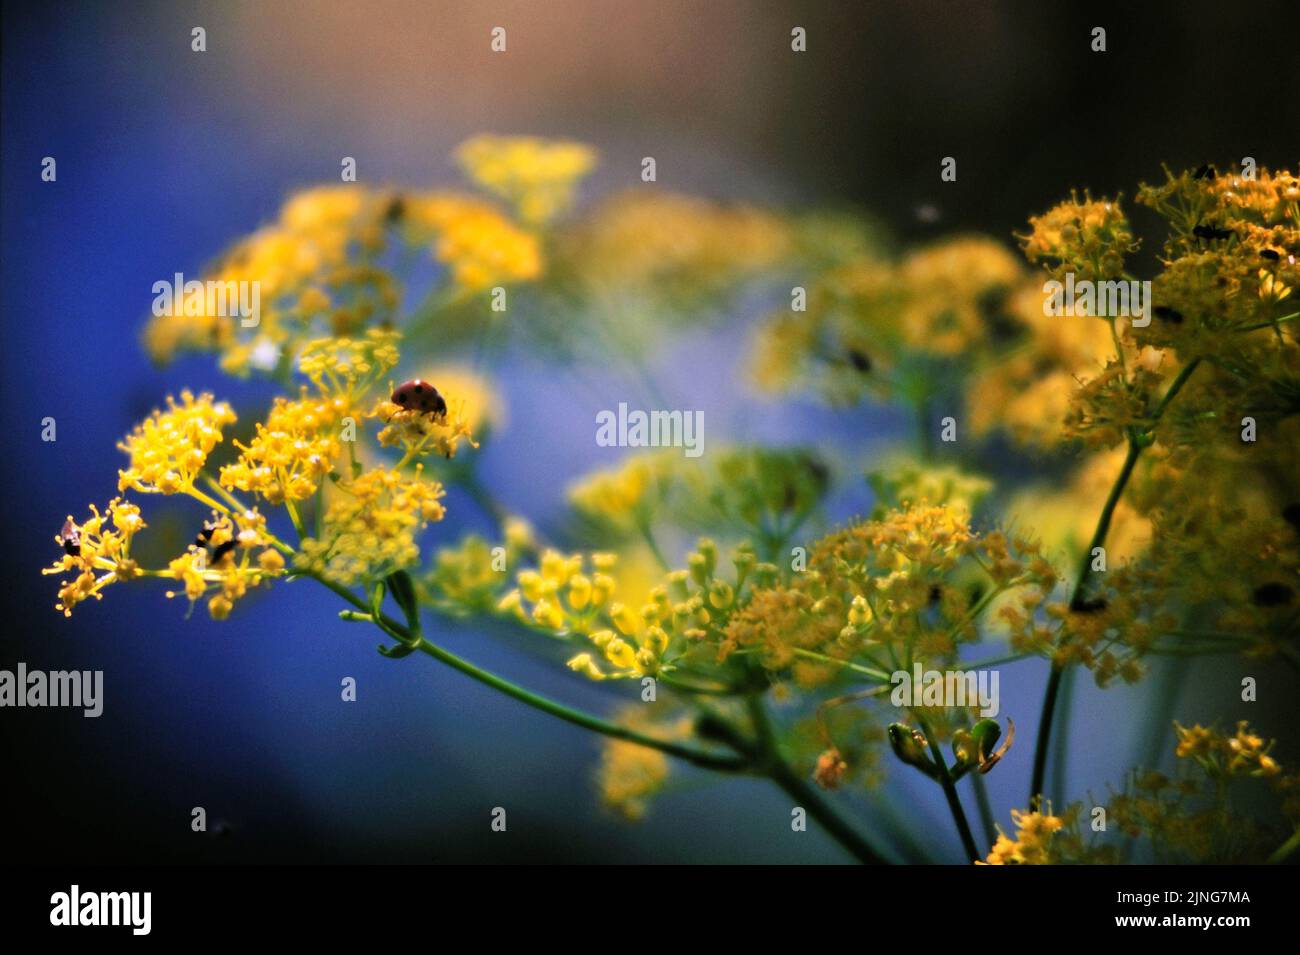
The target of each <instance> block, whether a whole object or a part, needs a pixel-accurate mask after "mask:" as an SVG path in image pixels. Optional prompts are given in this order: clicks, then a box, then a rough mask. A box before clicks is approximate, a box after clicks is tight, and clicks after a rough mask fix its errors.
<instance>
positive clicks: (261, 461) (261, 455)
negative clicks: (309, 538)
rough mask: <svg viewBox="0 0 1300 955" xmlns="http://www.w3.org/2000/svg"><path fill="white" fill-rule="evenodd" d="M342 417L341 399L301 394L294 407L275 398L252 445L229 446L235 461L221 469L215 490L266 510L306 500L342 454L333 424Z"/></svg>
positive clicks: (344, 409) (304, 391)
mask: <svg viewBox="0 0 1300 955" xmlns="http://www.w3.org/2000/svg"><path fill="white" fill-rule="evenodd" d="M346 411H347V404H346V402H345V401H344V399H343V398H341V397H335V398H312V397H309V396H308V394H307V390H306V389H305V388H304V389H303V390H302V394H301V396H300V397H299V398H298V399H297V400H295V401H290V400H288V399H286V398H276V399H275V402H274V403H273V404H272V406H271V411H270V413H269V414H268V415H267V418H266V423H265V424H261V423H259V424H258V425H257V433H256V434H255V435H254V436H253V439H252V441H251V442H249V443H248V444H247V445H245V444H241V443H240V442H238V441H236V442H235V447H237V448H239V452H240V454H239V459H238V460H237V461H236V462H235V463H234V464H228V465H226V466H225V467H223V468H222V469H221V484H222V485H223V486H225V487H229V488H235V489H237V490H240V491H252V492H253V493H255V494H258V495H260V496H262V497H264V498H266V500H267V501H269V502H270V503H272V504H283V503H284V502H285V501H302V500H306V499H307V498H309V497H311V496H312V495H313V494H315V493H316V489H317V487H319V486H320V482H321V480H322V479H323V478H324V477H325V475H327V474H329V472H330V471H331V470H333V462H334V460H335V459H336V458H337V457H338V456H339V455H340V454H341V453H342V444H341V443H340V440H339V424H340V421H341V419H342V418H343V417H344V416H345V412H346Z"/></svg>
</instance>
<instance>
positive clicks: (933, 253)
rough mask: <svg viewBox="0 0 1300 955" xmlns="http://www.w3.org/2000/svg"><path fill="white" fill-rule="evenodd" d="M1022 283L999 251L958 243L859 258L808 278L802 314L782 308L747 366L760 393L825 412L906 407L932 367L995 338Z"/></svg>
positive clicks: (971, 241)
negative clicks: (897, 257)
mask: <svg viewBox="0 0 1300 955" xmlns="http://www.w3.org/2000/svg"><path fill="white" fill-rule="evenodd" d="M1024 280H1025V275H1024V270H1023V268H1022V267H1021V266H1020V264H1019V263H1018V262H1017V260H1016V259H1015V257H1014V256H1013V255H1012V254H1011V253H1010V252H1009V251H1008V250H1007V249H1005V248H1004V247H1003V246H1002V245H1000V244H999V243H996V242H993V241H991V240H989V239H984V238H979V237H958V238H954V239H948V240H944V241H942V242H938V243H935V244H933V245H931V246H927V247H923V248H920V249H918V250H916V251H914V252H912V253H911V254H909V255H908V256H906V257H905V258H904V259H903V260H902V261H901V262H898V263H891V262H888V261H885V260H882V259H880V258H877V257H874V256H871V255H867V256H864V257H861V258H859V259H856V260H854V261H851V262H848V263H844V264H838V265H836V266H835V267H833V268H831V269H829V270H827V271H824V272H822V273H820V274H818V275H817V276H816V279H815V281H814V282H812V283H811V284H810V285H809V287H808V301H807V308H806V310H805V311H803V312H796V311H790V310H789V309H783V310H782V311H780V312H778V313H776V314H775V315H773V316H772V318H771V319H770V320H769V321H768V323H767V324H766V325H765V326H764V327H763V328H762V329H761V330H760V333H759V336H758V338H757V340H756V342H755V345H754V351H753V355H752V359H751V368H752V373H753V375H754V378H755V380H756V382H757V383H758V384H759V386H760V387H763V388H765V389H766V390H770V391H788V390H790V389H792V388H796V387H811V388H814V389H816V390H817V391H818V392H819V393H821V394H822V395H823V396H824V397H825V398H826V399H827V400H828V401H830V402H832V403H835V404H843V403H853V402H856V401H858V400H860V399H861V398H862V397H863V396H864V395H867V394H874V395H878V396H889V395H893V394H901V395H902V396H903V397H905V398H909V399H911V400H915V399H916V398H917V397H918V396H919V395H921V394H922V393H923V392H924V391H925V390H927V389H932V388H933V387H934V381H933V379H934V377H935V375H936V374H938V372H937V371H936V369H935V368H934V367H932V365H933V364H934V363H936V362H941V363H954V362H960V363H963V364H971V363H974V362H975V360H976V359H977V358H978V357H979V356H980V355H981V354H982V353H984V352H986V351H987V350H988V348H989V343H990V342H991V341H993V340H995V338H996V335H995V331H996V328H995V322H996V321H997V320H999V319H1001V314H1000V307H1001V306H1000V303H1001V302H1002V301H1003V300H1004V299H1006V298H1007V297H1008V295H1009V294H1010V293H1011V291H1012V290H1013V289H1015V288H1017V287H1018V286H1019V285H1021V284H1022V283H1023V282H1024Z"/></svg>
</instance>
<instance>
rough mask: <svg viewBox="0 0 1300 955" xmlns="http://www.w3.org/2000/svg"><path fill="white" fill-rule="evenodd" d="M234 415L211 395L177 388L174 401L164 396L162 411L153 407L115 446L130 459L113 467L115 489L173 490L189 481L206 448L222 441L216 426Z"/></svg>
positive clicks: (190, 483) (205, 456) (189, 484)
mask: <svg viewBox="0 0 1300 955" xmlns="http://www.w3.org/2000/svg"><path fill="white" fill-rule="evenodd" d="M234 420H235V413H234V412H233V411H232V410H231V409H230V405H228V404H226V403H225V402H224V401H222V402H214V401H213V399H212V395H210V394H206V393H205V394H202V395H199V397H197V398H195V397H194V395H193V394H192V393H191V392H189V391H183V392H181V400H180V402H179V403H178V402H177V401H176V400H175V399H174V398H171V397H168V399H167V410H166V411H154V412H153V414H151V415H150V416H149V417H148V418H147V419H146V420H145V421H143V422H142V423H140V424H139V425H137V426H136V428H135V430H134V431H132V432H131V433H130V434H129V435H127V436H126V438H125V439H124V440H123V441H121V442H119V444H118V447H119V448H120V449H121V450H123V451H125V452H126V453H127V454H129V455H130V456H131V464H130V467H128V468H127V469H126V470H124V471H118V472H117V473H118V482H117V486H118V490H121V491H125V490H126V489H127V488H133V489H134V490H137V491H144V492H146V493H151V494H176V493H179V492H182V491H186V490H188V489H189V488H191V487H192V486H193V484H194V478H195V477H196V476H197V475H198V473H199V471H201V470H202V469H203V464H204V462H205V461H206V460H207V459H208V454H209V452H211V450H212V449H213V448H214V447H216V446H217V444H219V443H220V442H221V429H222V428H223V427H224V426H225V425H228V424H231V423H232V422H233V421H234Z"/></svg>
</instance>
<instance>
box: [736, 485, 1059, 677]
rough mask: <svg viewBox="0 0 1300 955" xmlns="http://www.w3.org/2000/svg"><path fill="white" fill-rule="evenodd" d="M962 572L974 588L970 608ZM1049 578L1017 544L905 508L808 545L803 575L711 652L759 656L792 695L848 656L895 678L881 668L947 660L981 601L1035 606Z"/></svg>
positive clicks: (930, 511) (763, 599)
mask: <svg viewBox="0 0 1300 955" xmlns="http://www.w3.org/2000/svg"><path fill="white" fill-rule="evenodd" d="M968 565H969V566H971V567H975V568H977V569H978V570H979V571H980V572H981V574H982V576H983V577H984V578H985V581H984V583H983V584H982V585H981V586H982V589H983V590H984V591H985V598H984V601H983V602H982V603H981V604H980V605H977V606H975V607H973V606H972V599H971V589H970V586H969V584H968V583H967V580H966V576H965V570H966V569H967V567H968ZM1056 579H1057V578H1056V572H1055V570H1054V568H1053V567H1052V566H1051V565H1050V564H1049V563H1048V562H1047V561H1046V560H1044V559H1043V558H1042V557H1041V556H1039V555H1038V553H1037V551H1036V549H1035V548H1034V546H1033V545H1032V544H1030V543H1029V542H1028V541H1017V542H1015V544H1014V545H1013V544H1012V542H1010V541H1009V540H1008V539H1007V538H1006V536H1005V535H1003V534H1002V533H1000V532H990V533H987V534H977V533H975V532H974V531H972V530H971V528H970V525H969V516H968V514H967V513H966V512H965V511H963V510H961V509H959V508H956V507H953V506H951V505H949V506H930V505H913V506H911V507H907V508H904V509H901V510H895V511H891V512H889V513H888V514H886V515H885V516H884V517H883V518H881V519H880V520H874V521H862V522H858V523H854V524H850V525H849V526H847V527H845V528H842V529H840V530H837V531H834V532H832V533H830V534H828V535H826V536H825V537H823V538H821V539H820V540H818V541H817V542H816V543H815V544H814V545H813V546H812V548H811V550H810V552H809V555H808V566H807V569H806V570H804V571H803V572H802V573H799V574H797V575H796V576H795V578H794V579H793V580H792V581H791V582H790V583H789V584H781V585H778V586H775V587H771V588H768V589H764V590H760V591H758V592H757V593H755V594H754V596H753V598H752V600H750V601H749V602H748V603H747V604H746V605H745V606H744V608H743V609H742V610H741V611H740V612H739V613H738V614H736V616H735V617H734V618H733V619H732V621H731V623H730V624H729V626H728V627H727V630H726V634H725V639H724V641H723V643H722V645H721V647H720V654H721V656H722V657H723V658H725V657H726V656H727V655H728V654H730V653H733V652H735V651H736V650H737V649H742V648H745V647H757V648H760V649H761V650H762V657H761V659H762V660H763V663H764V666H766V667H768V668H769V669H772V670H785V669H787V668H791V667H795V668H796V669H795V677H796V680H797V682H799V683H801V684H802V685H816V684H818V683H823V682H826V681H827V680H830V679H833V678H834V677H835V676H837V675H839V674H840V673H842V672H843V669H844V664H845V663H847V662H849V661H851V660H854V659H855V658H856V659H859V660H862V661H863V662H865V663H867V664H869V665H871V666H872V667H874V668H876V669H877V670H878V671H883V672H889V671H892V670H893V669H896V667H895V666H893V665H892V660H901V659H911V658H913V657H915V658H916V659H919V660H925V661H951V660H953V659H954V658H955V654H956V651H957V646H958V644H959V643H960V642H963V641H971V640H975V639H978V630H977V626H976V624H977V617H978V611H979V610H980V609H982V607H983V606H986V605H987V602H988V601H990V600H991V599H992V598H993V597H995V596H998V595H1001V594H1004V593H1007V592H1012V593H1013V596H1014V597H1015V602H1016V603H1017V605H1019V606H1028V607H1031V608H1032V607H1036V606H1037V604H1038V603H1039V602H1041V601H1042V599H1043V597H1044V595H1045V594H1046V593H1048V592H1050V591H1051V589H1052V587H1053V586H1054V585H1055V582H1056Z"/></svg>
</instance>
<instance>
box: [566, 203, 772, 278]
mask: <svg viewBox="0 0 1300 955" xmlns="http://www.w3.org/2000/svg"><path fill="white" fill-rule="evenodd" d="M556 241H557V251H556V256H557V263H556V267H557V270H559V271H562V272H564V273H565V274H570V275H573V276H574V277H575V278H576V279H577V280H578V281H579V282H580V283H581V284H582V285H583V286H584V287H585V288H587V289H588V291H589V292H592V293H594V292H598V291H601V290H611V289H614V290H622V291H623V292H624V293H628V292H645V293H647V294H650V295H655V296H666V297H668V298H672V297H674V296H680V295H683V294H685V293H686V292H687V291H692V292H695V293H704V294H708V293H709V292H711V291H716V290H718V289H720V288H722V287H725V286H726V285H728V284H730V283H732V282H735V281H737V280H739V279H741V278H743V277H745V276H747V275H752V274H755V273H757V272H759V271H760V270H762V269H764V268H767V267H769V266H771V265H773V264H775V263H777V262H779V261H781V260H782V259H783V258H784V257H786V256H788V255H790V253H791V251H792V248H793V246H792V235H791V230H790V227H789V225H788V224H787V223H786V222H784V221H783V220H782V219H780V218H779V217H777V216H775V215H773V214H771V213H768V212H764V211H762V210H760V209H756V208H753V207H749V206H743V205H736V206H725V205H721V204H718V203H714V202H709V201H708V200H705V199H697V198H694V197H691V196H684V195H677V194H673V193H663V192H645V191H643V190H636V191H630V192H625V193H622V194H620V195H617V196H615V197H613V198H612V199H607V200H605V201H604V202H602V203H601V204H600V205H599V206H597V207H596V208H595V209H594V210H592V212H591V213H590V215H587V216H585V217H584V218H583V219H582V220H581V221H580V222H576V223H574V224H573V225H572V226H569V227H567V228H566V229H564V230H562V231H561V233H560V234H559V235H558V236H557V240H556Z"/></svg>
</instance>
